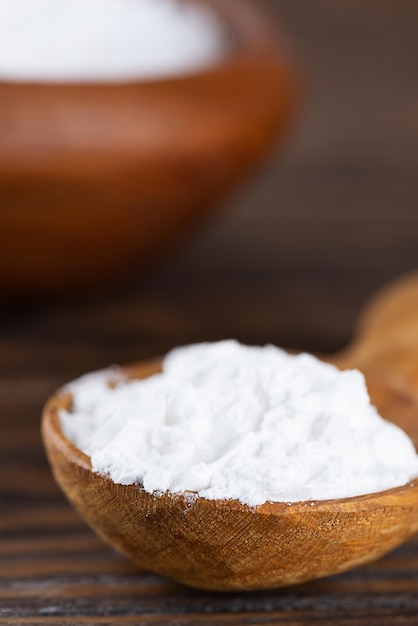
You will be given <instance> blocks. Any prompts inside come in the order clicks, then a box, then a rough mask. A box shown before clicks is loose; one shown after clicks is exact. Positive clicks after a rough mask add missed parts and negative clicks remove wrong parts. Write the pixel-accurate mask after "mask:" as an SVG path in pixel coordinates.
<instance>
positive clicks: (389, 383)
mask: <svg viewBox="0 0 418 626" xmlns="http://www.w3.org/2000/svg"><path fill="white" fill-rule="evenodd" d="M334 362H336V363H337V364H338V365H340V366H342V367H357V368H359V369H360V370H362V371H363V372H364V374H365V376H366V380H367V385H368V388H369V392H370V396H371V398H372V401H373V403H374V404H375V405H376V406H377V407H378V409H379V411H380V413H381V414H382V415H383V416H384V417H386V418H387V419H390V420H391V421H393V422H395V423H396V424H398V425H399V426H401V427H402V428H403V429H404V430H406V431H407V433H408V434H409V435H410V437H411V438H412V439H413V441H414V443H415V445H416V446H418V273H415V274H412V275H409V276H407V277H406V278H403V279H401V280H400V281H397V282H395V283H393V284H392V285H389V286H388V287H386V288H385V289H383V290H382V291H381V292H380V293H379V294H378V295H377V296H376V297H375V298H373V299H372V301H371V303H370V304H369V305H368V306H367V307H366V310H365V312H364V314H363V315H362V316H361V318H360V323H359V326H358V331H357V335H356V337H355V339H354V341H353V343H352V344H351V346H349V347H348V348H347V349H346V350H345V351H344V352H342V353H340V354H339V355H338V356H337V357H336V358H335V359H334Z"/></svg>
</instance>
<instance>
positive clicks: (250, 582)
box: [43, 277, 418, 591]
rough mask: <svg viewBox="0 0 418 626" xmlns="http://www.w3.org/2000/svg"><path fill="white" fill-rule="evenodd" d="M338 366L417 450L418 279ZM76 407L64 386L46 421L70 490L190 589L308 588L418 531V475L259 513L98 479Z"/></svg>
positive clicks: (56, 469) (383, 307) (109, 532)
mask: <svg viewBox="0 0 418 626" xmlns="http://www.w3.org/2000/svg"><path fill="white" fill-rule="evenodd" d="M330 360H331V359H330ZM332 361H333V362H335V363H336V364H337V365H339V366H340V367H342V368H346V367H358V368H360V369H361V370H363V371H364V373H365V374H366V378H367V381H368V384H369V388H370V392H371V395H372V400H373V401H374V402H375V403H376V404H377V406H378V409H379V411H380V412H381V414H382V415H383V416H384V417H386V418H388V419H390V420H392V421H393V422H396V423H397V424H399V425H400V426H401V427H402V428H404V429H405V430H406V431H407V432H408V434H409V435H410V436H411V437H412V438H413V440H414V442H415V445H417V443H418V277H415V278H412V279H408V280H406V281H404V282H403V283H401V284H399V285H398V286H395V287H392V288H391V289H390V290H389V291H388V292H387V293H384V294H383V295H382V296H380V297H378V298H377V299H376V300H375V301H374V303H373V304H372V306H371V308H370V309H369V310H368V312H367V313H366V315H365V316H364V317H363V321H362V324H361V327H360V334H359V336H358V339H357V340H356V341H355V342H354V344H353V346H352V347H351V348H350V349H348V350H347V351H345V352H344V353H343V354H340V355H338V356H336V357H335V358H334V359H332ZM159 368H160V364H159V362H157V361H154V362H151V363H142V364H139V365H137V366H134V367H129V368H125V369H122V370H121V372H122V373H123V374H125V375H126V376H127V377H128V378H133V377H134V378H144V377H146V376H149V375H151V374H153V373H155V372H157V371H159ZM70 406H71V397H70V396H69V395H68V393H67V394H66V393H65V392H63V391H60V392H58V393H57V394H56V395H55V396H54V397H53V398H52V399H51V400H50V401H49V402H48V404H47V406H46V408H45V411H44V416H43V437H44V442H45V446H46V450H47V453H48V457H49V460H50V463H51V467H52V471H53V473H54V476H55V478H56V480H57V482H58V484H59V485H60V486H61V488H62V489H63V491H64V492H65V494H66V495H67V497H68V498H69V500H70V501H71V502H72V503H73V504H74V506H75V507H76V509H77V510H78V511H79V512H80V514H81V515H82V516H83V517H84V519H85V520H86V521H87V522H88V523H89V524H90V526H91V527H92V528H93V529H94V530H95V531H96V532H97V534H98V535H99V536H100V537H102V538H103V539H104V540H105V541H106V542H107V543H109V544H110V545H111V546H113V547H114V548H116V549H117V550H119V551H120V552H122V553H123V554H125V555H127V556H129V557H131V558H132V559H133V560H134V561H135V562H136V563H137V564H138V565H139V566H141V567H143V568H145V569H149V570H153V571H155V572H158V573H160V574H163V575H166V576H169V577H171V578H173V579H174V580H177V581H179V582H181V583H184V584H186V585H189V586H192V587H198V588H202V589H208V590H216V591H228V590H250V589H264V588H269V587H279V586H284V585H292V584H295V583H301V582H304V581H309V580H312V579H315V578H319V577H322V576H328V575H330V574H336V573H338V572H342V571H344V570H347V569H350V568H353V567H356V566H358V565H361V564H363V563H368V562H370V561H373V560H374V559H377V558H378V557H380V556H382V555H383V554H385V553H386V552H388V551H389V550H391V549H392V548H394V547H395V546H397V545H399V544H400V543H402V542H403V541H405V540H406V539H407V538H408V537H409V536H410V535H412V534H413V533H415V532H416V531H418V480H417V482H416V483H411V484H408V485H405V486H403V487H400V488H397V489H392V490H390V491H384V492H381V493H375V494H370V495H365V496H361V497H354V498H347V499H340V500H327V501H316V502H300V503H295V504H292V505H291V506H289V505H287V504H286V503H281V502H273V503H270V502H269V503H265V504H263V505H261V506H258V507H256V508H251V507H249V506H245V505H242V504H241V503H239V502H238V501H231V500H229V501H228V500H226V501H220V500H214V501H211V500H205V499H202V498H197V499H195V500H194V501H193V500H191V499H190V498H188V497H187V496H182V495H173V494H169V493H166V494H164V495H161V496H156V495H151V494H149V493H147V492H146V491H144V490H143V489H142V488H141V487H138V486H135V485H131V486H122V485H117V484H115V483H113V482H112V481H111V480H110V479H109V478H107V477H106V476H101V475H98V474H95V473H93V472H92V470H91V463H90V459H89V458H88V457H87V456H86V455H85V454H83V453H82V452H80V451H79V450H78V449H77V448H76V447H75V446H74V445H73V444H72V443H71V442H70V441H69V440H68V439H67V438H66V437H65V436H64V435H63V433H62V431H61V428H60V422H59V415H58V412H59V410H60V409H62V408H64V407H65V408H69V407H70Z"/></svg>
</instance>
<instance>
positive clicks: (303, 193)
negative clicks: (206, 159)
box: [0, 0, 418, 626]
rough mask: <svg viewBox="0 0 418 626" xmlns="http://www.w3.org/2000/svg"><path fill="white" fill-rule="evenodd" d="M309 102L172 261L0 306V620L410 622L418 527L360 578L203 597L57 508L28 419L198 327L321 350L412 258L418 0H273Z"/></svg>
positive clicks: (417, 189)
mask: <svg viewBox="0 0 418 626" xmlns="http://www.w3.org/2000/svg"><path fill="white" fill-rule="evenodd" d="M271 4H272V6H273V7H274V9H277V11H278V12H279V13H280V14H281V15H282V16H283V18H284V21H285V22H286V24H287V30H288V31H289V32H290V33H292V34H293V38H294V39H295V40H296V41H298V42H299V45H298V48H299V52H300V59H301V64H302V65H304V66H305V68H306V75H307V76H308V77H309V83H310V85H309V91H310V94H309V98H308V99H307V102H306V106H305V110H304V112H303V114H302V118H301V123H300V125H299V127H298V129H297V132H296V134H295V136H294V137H293V138H292V140H291V141H290V142H289V146H288V150H287V152H286V154H285V155H284V157H282V159H281V160H280V161H279V160H278V159H276V160H275V161H273V162H272V163H271V164H270V165H269V166H268V167H267V168H266V169H265V170H264V172H262V173H261V174H260V176H259V178H258V180H257V181H256V182H255V183H252V184H249V185H248V186H247V188H246V189H244V190H242V192H241V193H240V194H239V196H238V197H237V198H236V199H235V200H234V201H232V202H230V203H229V205H228V207H226V208H227V209H228V211H225V213H224V214H223V215H222V216H221V217H220V218H219V219H218V220H215V221H214V222H213V223H212V224H211V225H209V226H208V228H207V229H206V231H205V232H204V233H201V234H199V236H197V237H196V238H195V239H194V240H193V242H192V243H191V244H190V245H189V246H188V247H187V248H185V249H184V251H183V252H182V253H181V254H180V255H178V256H177V257H176V258H175V259H173V260H172V261H171V262H170V263H169V264H168V265H166V266H165V267H162V268H160V269H159V270H157V271H156V272H155V273H154V274H153V275H152V276H148V277H147V278H146V279H138V280H137V281H136V282H135V283H134V284H133V285H131V286H129V287H122V288H120V289H118V290H117V291H115V290H112V291H110V292H109V293H108V294H107V295H104V294H101V295H100V296H99V295H97V296H96V297H94V298H93V297H92V298H90V299H86V298H85V297H83V298H73V299H72V300H71V301H68V302H55V303H51V302H50V303H33V302H32V303H25V304H23V305H22V304H20V305H17V304H11V303H9V304H7V303H6V304H5V303H3V305H2V310H1V313H0V624H56V625H58V624H66V625H70V624H96V625H99V624H100V625H107V624H112V625H116V624H125V623H126V624H136V623H138V624H139V623H140V624H150V625H151V624H152V625H153V626H157V625H159V624H176V625H177V626H181V625H183V624H202V625H203V624H205V625H209V624H220V625H225V626H226V625H230V626H232V625H233V624H237V625H238V624H239V625H243V624H278V623H280V624H282V623H283V624H289V625H292V626H299V625H302V624H310V623H315V624H333V625H334V624H340V625H341V626H343V625H345V624H347V625H348V624H356V625H362V624H368V625H374V624H376V625H377V624H378V625H379V626H396V625H406V624H408V625H411V626H412V625H413V624H414V625H416V624H418V538H416V539H414V540H412V541H410V542H408V543H407V544H406V545H404V546H403V547H401V548H399V549H398V550H396V551H395V552H393V553H392V554H390V555H389V556H387V557H386V558H384V559H382V560H381V561H379V562H377V563H375V564H373V565H370V566H368V567H364V568H362V569H358V570H355V571H353V572H350V573H347V574H344V575H341V576H339V577H334V578H330V579H326V580H323V581H319V582H315V583H312V584H307V585H303V586H300V587H295V588H290V589H283V590H278V591H266V592H263V593H251V594H227V595H215V594H208V593H201V592H198V591H190V590H187V589H184V588H182V587H180V586H177V585H175V584H173V583H171V582H169V581H167V580H164V579H162V578H160V577H158V576H155V575H153V574H149V573H146V572H138V571H137V569H136V568H135V567H134V566H133V565H131V564H130V563H129V562H127V561H126V560H124V559H123V558H122V557H120V556H118V555H116V554H115V553H113V552H112V550H110V549H109V548H107V547H106V546H105V545H103V544H102V543H101V541H99V540H98V539H97V538H95V536H94V535H93V534H92V533H91V531H90V530H89V529H88V528H86V526H85V525H84V523H83V522H82V521H81V520H80V519H79V518H78V516H77V515H76V513H75V512H74V511H73V510H72V509H71V508H70V506H69V505H68V504H67V503H66V501H65V499H64V497H63V496H62V495H61V493H60V492H59V490H58V489H57V487H56V486H55V484H54V482H53V480H52V478H51V475H50V472H49V469H48V466H47V463H46V459H45V456H44V452H43V448H42V444H41V440H40V435H39V418H40V412H41V407H42V405H43V403H44V401H45V399H46V398H47V396H48V395H49V394H50V393H51V392H52V391H53V390H54V388H56V387H57V386H59V385H61V384H62V383H63V382H65V381H67V380H69V379H71V378H73V377H75V376H77V375H79V374H81V373H83V372H85V371H88V370H92V369H96V368H99V367H103V366H106V365H108V364H111V363H116V362H118V363H124V362H130V361H135V360H140V359H143V358H147V357H150V356H155V355H159V354H163V353H164V352H165V351H166V350H168V349H169V348H171V347H173V346H175V345H178V344H182V343H187V342H192V341H201V340H215V339H219V338H224V337H231V336H234V337H237V338H239V339H240V340H242V341H246V342H252V343H263V342H274V343H277V344H279V345H285V346H293V347H296V348H305V349H308V350H320V351H332V350H335V349H338V348H339V347H341V346H342V345H343V344H344V343H345V342H346V341H347V340H348V339H349V337H350V335H351V333H352V330H353V326H354V323H355V319H356V317H357V315H358V313H359V311H360V309H361V307H362V306H363V304H364V303H365V300H366V299H367V297H368V296H369V295H371V294H372V293H373V292H374V291H375V290H376V288H378V287H379V286H381V285H382V284H384V283H386V282H387V281H389V280H391V279H393V278H394V277H396V276H398V275H400V274H403V273H405V272H408V271H410V270H413V269H415V268H416V265H417V261H418V228H417V227H418V211H417V207H418V184H417V171H418V169H417V168H418V80H417V77H418V72H417V64H418V38H417V36H416V32H417V26H418V4H417V3H416V1H415V0H397V2H394V0H340V1H339V2H332V1H331V0H315V2H312V1H311V0H277V1H276V0H271Z"/></svg>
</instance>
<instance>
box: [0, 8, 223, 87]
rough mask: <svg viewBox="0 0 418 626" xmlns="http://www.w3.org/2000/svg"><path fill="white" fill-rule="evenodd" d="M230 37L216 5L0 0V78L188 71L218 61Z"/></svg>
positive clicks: (103, 77)
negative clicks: (226, 34) (213, 6)
mask: <svg viewBox="0 0 418 626" xmlns="http://www.w3.org/2000/svg"><path fill="white" fill-rule="evenodd" d="M225 39H226V38H225V33H224V28H223V26H222V24H220V20H218V18H217V16H216V15H215V14H214V12H213V11H211V10H210V9H209V8H205V7H203V6H200V7H199V6H196V5H193V4H188V3H184V2H181V1H180V2H179V1H176V0H0V79H2V80H12V81H35V82H37V81H38V82H54V81H58V82H60V81H69V82H71V81H89V82H95V81H120V80H122V81H123V80H134V79H146V78H157V77H162V76H169V75H173V74H184V73H188V72H193V71H196V70H199V69H202V68H205V67H207V66H209V65H212V64H214V63H216V62H217V61H219V60H220V58H221V56H223V54H224V53H225Z"/></svg>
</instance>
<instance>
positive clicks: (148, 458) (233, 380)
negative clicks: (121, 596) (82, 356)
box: [61, 341, 418, 505]
mask: <svg viewBox="0 0 418 626" xmlns="http://www.w3.org/2000/svg"><path fill="white" fill-rule="evenodd" d="M109 376H111V372H109V371H108V372H102V373H98V374H95V375H90V376H87V377H84V378H81V379H80V380H78V381H76V382H75V383H73V384H72V385H70V387H69V389H70V391H71V392H72V394H73V399H74V406H73V408H72V412H70V413H67V412H62V414H61V422H62V427H63V430H64V432H65V434H66V435H67V437H68V438H69V439H71V440H72V441H73V442H74V443H75V444H76V446H78V447H79V448H80V449H81V450H83V451H84V452H85V453H86V454H88V455H89V456H91V460H92V464H93V469H94V471H96V472H100V473H104V474H108V475H109V476H110V477H111V478H112V479H113V480H114V481H115V482H116V483H121V484H131V483H137V484H142V485H143V486H144V488H145V489H146V490H147V491H149V492H153V491H159V492H163V491H166V490H170V491H172V492H183V491H192V492H198V493H199V495H200V496H202V497H204V498H209V499H223V498H232V499H239V500H241V501H242V502H244V503H247V504H250V505H257V504H261V503H263V502H265V501H282V502H295V501H308V500H321V499H329V498H343V497H349V496H355V495H361V494H365V493H372V492H376V491H381V490H384V489H389V488H392V487H395V486H400V485H403V484H406V483H408V482H409V481H411V480H412V479H414V478H416V477H418V456H417V454H416V452H415V450H414V447H413V445H412V442H411V441H410V439H409V438H408V437H407V435H406V434H405V433H404V432H403V431H402V430H400V429H399V428H398V427H396V426H394V425H393V424H391V423H389V422H387V421H385V420H383V419H382V418H381V417H380V416H379V415H378V413H377V411H376V409H375V408H374V407H373V406H371V404H370V399H369V396H368V393H367V389H366V385H365V381H364V377H363V375H362V374H361V373H360V372H358V371H356V370H352V371H344V372H341V371H339V370H338V369H337V368H335V367H334V366H332V365H328V364H325V363H323V362H321V361H319V360H318V359H316V358H314V357H313V356H310V355H307V354H302V355H299V356H290V355H288V354H287V353H286V352H284V351H282V350H279V349H278V348H275V347H273V346H266V347H263V348H258V347H247V346H243V345H240V344H238V343H236V342H234V341H224V342H220V343H214V344H199V345H195V346H190V347H187V348H182V349H178V350H174V351H173V352H171V353H170V354H169V355H168V356H167V357H166V359H165V361H164V371H163V373H162V374H157V375H155V376H153V377H151V378H148V379H146V380H143V381H133V382H126V381H123V380H119V381H118V382H116V387H115V388H114V389H111V388H110V387H109V386H108V385H107V380H108V379H109Z"/></svg>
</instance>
